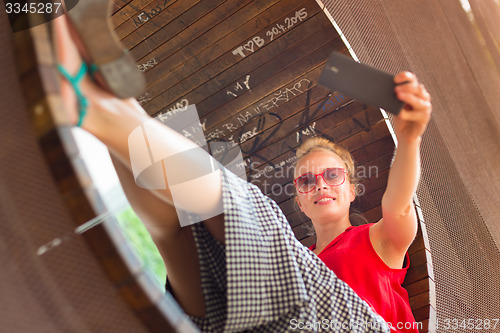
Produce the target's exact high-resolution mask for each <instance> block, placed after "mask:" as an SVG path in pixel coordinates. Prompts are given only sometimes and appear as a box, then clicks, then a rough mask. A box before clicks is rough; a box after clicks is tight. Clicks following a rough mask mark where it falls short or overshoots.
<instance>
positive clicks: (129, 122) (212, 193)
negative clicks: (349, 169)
mask: <svg viewBox="0 0 500 333" xmlns="http://www.w3.org/2000/svg"><path fill="white" fill-rule="evenodd" d="M54 24H55V35H56V36H55V37H56V38H55V39H56V41H57V44H58V48H57V50H56V51H57V57H58V59H59V63H60V64H61V65H62V66H63V67H64V68H66V70H67V71H68V72H69V73H71V74H74V73H76V72H78V70H79V67H80V65H81V60H80V56H79V54H78V51H77V50H76V48H75V46H74V44H73V43H72V41H71V38H70V36H69V33H68V30H67V26H66V21H65V17H60V18H58V19H56V20H55V21H54ZM81 88H82V91H83V94H84V95H85V96H86V97H87V98H88V99H89V102H90V106H89V108H88V113H87V116H86V118H85V120H84V122H83V125H82V127H83V128H84V129H85V130H87V131H88V132H90V133H92V134H93V135H94V136H96V137H97V138H98V139H99V140H100V141H102V142H103V143H104V144H105V145H106V146H107V147H108V149H109V150H110V151H111V153H112V155H113V163H114V165H115V168H116V170H117V173H118V175H119V177H120V181H121V183H122V186H123V188H124V190H125V193H126V195H127V197H128V199H129V201H130V203H131V205H132V207H133V209H134V210H135V211H136V213H137V215H138V216H139V217H140V219H141V221H142V222H143V223H144V224H145V226H146V228H147V229H148V231H149V232H150V233H151V236H152V238H153V240H154V242H155V244H156V246H157V247H158V249H159V251H160V253H161V255H162V257H163V259H164V261H165V265H166V268H167V271H168V274H169V280H170V282H171V284H172V287H173V289H174V292H175V294H176V296H177V300H178V301H179V303H180V304H181V306H182V307H183V308H184V310H185V311H186V312H187V313H189V314H192V315H196V316H203V315H204V313H205V304H204V299H203V294H202V292H201V286H200V269H199V263H198V257H197V253H196V247H195V244H194V239H193V235H192V232H191V228H190V227H185V228H181V227H180V224H179V221H178V218H177V215H176V211H175V208H174V207H173V206H172V205H171V204H172V196H171V193H170V190H169V189H168V187H167V188H166V189H165V190H155V191H150V190H146V189H143V188H140V187H138V186H137V185H136V183H135V181H134V177H133V175H132V173H131V171H130V170H131V166H130V156H129V149H128V137H129V135H130V133H131V132H132V131H133V130H134V129H136V128H137V127H138V126H141V125H142V124H143V123H144V122H147V121H149V120H150V117H149V116H148V115H147V114H146V113H145V112H144V110H143V109H142V108H141V107H140V105H139V104H138V103H137V101H135V100H133V99H129V100H120V99H118V98H116V97H114V96H112V95H110V94H108V93H106V92H105V91H103V90H102V89H100V88H99V87H98V86H96V85H95V84H94V83H93V82H92V81H91V80H90V79H89V78H88V77H87V78H85V79H84V80H83V82H82V84H81ZM61 96H62V97H63V100H64V102H65V106H66V110H68V111H67V112H68V116H69V121H70V122H71V123H72V124H74V123H76V119H77V117H78V115H77V110H76V97H75V93H74V91H73V90H72V88H71V86H70V85H69V84H68V83H67V82H66V81H64V80H63V81H62V83H61ZM148 134H151V135H150V139H151V140H158V142H161V143H164V144H165V145H166V146H167V148H168V149H171V150H172V154H177V153H182V152H183V151H184V150H186V149H190V148H192V147H195V145H194V143H192V142H190V141H189V140H187V139H186V138H184V137H183V136H181V135H179V134H177V133H176V132H175V131H173V130H171V129H170V128H168V127H166V126H163V125H161V124H159V123H158V125H157V126H156V127H154V128H153V132H152V133H149V132H148ZM187 162H189V161H187ZM167 185H168V184H167ZM198 185H199V188H198V191H196V192H192V193H190V197H189V198H188V199H189V200H188V201H194V202H197V200H202V205H201V206H203V204H206V206H207V207H205V208H206V209H208V210H210V205H212V204H213V202H210V200H212V201H216V200H220V197H221V179H220V174H214V175H209V177H208V179H205V180H204V183H201V184H198ZM197 195H198V196H199V198H197V197H196V196H197ZM198 206H199V205H198ZM195 208H198V207H195ZM205 224H206V225H207V227H208V229H209V231H210V232H211V233H212V234H213V235H214V237H215V238H216V239H218V240H219V241H221V242H224V229H223V227H224V225H223V219H222V215H219V216H217V217H215V218H213V219H211V221H210V222H208V221H207V222H205Z"/></svg>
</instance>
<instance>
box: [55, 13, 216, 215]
mask: <svg viewBox="0 0 500 333" xmlns="http://www.w3.org/2000/svg"><path fill="white" fill-rule="evenodd" d="M54 24H55V28H56V29H55V32H56V41H57V42H58V44H59V47H58V48H57V56H58V59H59V61H60V63H61V65H62V66H63V67H65V68H66V70H67V71H68V72H69V73H71V74H74V73H77V72H78V70H79V68H80V65H81V61H80V60H79V59H80V57H79V54H78V51H77V49H76V47H75V46H74V44H73V43H72V40H71V38H70V35H69V31H68V30H67V25H66V21H65V17H64V16H62V17H60V18H57V19H56V20H54ZM81 90H82V92H83V95H84V96H86V97H87V99H88V101H89V107H88V112H87V116H86V117H85V119H84V121H83V124H82V128H83V129H85V130H87V131H88V132H90V133H91V134H93V135H94V136H95V137H97V138H98V139H99V140H100V141H101V142H103V143H104V144H105V145H106V146H107V147H108V149H109V150H110V151H112V152H113V154H114V155H115V156H116V157H117V158H118V159H120V161H121V162H122V163H123V164H125V165H127V166H128V167H129V168H130V169H131V164H130V156H129V137H130V135H131V133H132V132H133V131H134V130H136V129H141V127H142V126H144V125H145V124H146V123H147V140H148V142H149V145H150V146H152V145H155V146H156V147H160V148H161V151H162V156H165V157H167V156H174V155H175V156H177V157H179V158H178V159H177V161H178V163H176V167H177V170H178V171H176V172H179V173H181V172H183V170H184V169H183V166H185V165H199V163H200V159H199V156H195V155H193V154H186V153H185V152H186V151H190V150H194V149H196V148H198V149H199V151H201V149H200V148H199V147H198V146H197V145H196V144H195V143H193V142H192V141H190V140H189V139H187V138H185V137H184V136H183V135H181V134H179V133H177V132H176V131H174V130H172V129H171V128H169V127H167V126H164V125H163V124H161V123H160V122H158V121H151V117H149V116H148V115H147V114H146V112H145V111H144V110H143V109H142V107H141V106H140V105H139V103H138V102H137V101H136V100H135V99H128V100H121V99H118V98H116V97H115V96H112V95H110V94H108V93H106V92H105V91H103V90H102V89H100V88H99V87H98V86H96V85H95V84H94V83H93V82H92V81H91V80H90V78H89V77H88V76H86V77H85V78H84V79H83V81H82V83H81ZM61 95H62V97H63V99H64V102H65V106H66V109H67V110H68V114H69V118H70V121H71V122H72V123H73V124H75V123H76V119H77V110H76V97H75V93H74V91H73V90H72V88H71V86H70V85H69V84H68V83H67V82H66V81H65V80H63V81H62V86H61ZM143 139H144V138H143ZM200 154H206V153H204V152H203V153H200ZM203 156H204V158H205V159H204V160H205V161H206V157H208V154H206V156H205V155H203ZM162 158H164V157H162ZM202 159H203V158H202ZM214 163H215V162H214ZM170 166H172V165H170ZM221 181H222V178H221V174H220V172H212V173H209V174H207V175H205V176H202V177H199V178H196V179H195V180H192V181H189V182H185V183H182V184H181V185H182V186H180V187H179V186H176V202H175V204H176V205H178V206H179V207H181V208H183V209H185V210H188V211H191V212H194V213H197V214H200V215H205V216H209V215H210V214H211V213H212V212H216V211H218V207H220V202H221V200H222V183H221ZM147 185H152V186H156V185H158V184H147ZM162 186H164V187H166V188H167V190H158V191H156V194H158V195H160V196H161V197H162V198H163V199H164V200H165V201H167V202H169V203H172V202H173V201H172V195H171V193H170V191H169V190H168V183H165V184H162ZM214 215H217V214H213V215H212V216H214Z"/></svg>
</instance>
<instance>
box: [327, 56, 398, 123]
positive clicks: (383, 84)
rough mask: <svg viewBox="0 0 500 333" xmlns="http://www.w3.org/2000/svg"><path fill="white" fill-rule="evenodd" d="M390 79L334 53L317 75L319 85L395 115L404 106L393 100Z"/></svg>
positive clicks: (380, 72) (375, 70)
mask: <svg viewBox="0 0 500 333" xmlns="http://www.w3.org/2000/svg"><path fill="white" fill-rule="evenodd" d="M393 79H394V77H393V76H392V75H391V74H389V73H386V72H383V71H380V70H378V69H375V68H373V67H370V66H368V65H364V64H360V63H358V62H356V61H354V60H353V59H352V58H350V57H347V56H345V55H343V54H340V53H338V52H334V53H332V54H331V55H330V58H329V59H328V62H327V63H326V65H325V68H324V69H323V71H322V72H321V75H320V77H319V84H321V85H322V86H324V87H325V88H328V89H331V90H334V91H340V92H342V93H344V94H346V95H347V96H349V97H352V98H354V99H357V100H359V101H361V102H363V103H366V104H369V105H372V106H377V107H380V108H382V109H384V110H385V111H387V112H390V113H392V114H395V115H397V114H398V113H399V111H401V108H402V107H403V105H404V103H403V102H401V101H400V100H398V99H397V98H396V94H395V93H394V87H395V84H394V81H393Z"/></svg>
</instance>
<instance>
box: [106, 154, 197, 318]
mask: <svg viewBox="0 0 500 333" xmlns="http://www.w3.org/2000/svg"><path fill="white" fill-rule="evenodd" d="M111 159H112V160H113V164H114V166H115V169H116V172H117V174H118V177H119V178H120V183H121V184H122V187H123V189H124V191H125V194H126V196H127V199H128V200H129V202H130V205H131V206H132V208H133V210H134V211H135V213H136V214H137V216H138V217H139V219H140V220H141V222H142V223H143V224H144V226H145V227H146V229H147V230H148V231H149V233H150V234H151V238H152V239H153V241H154V243H155V244H156V247H157V248H158V250H159V252H160V254H161V256H162V258H163V261H164V262H165V267H166V268H167V272H168V279H169V281H170V283H171V285H172V289H173V290H174V292H175V295H176V297H177V300H178V301H179V303H180V305H181V306H182V307H183V308H184V311H186V312H187V313H189V314H191V315H195V316H199V317H201V316H203V315H204V313H205V302H204V299H203V293H202V291H201V279H200V266H199V262H198V256H197V254H196V247H195V244H194V239H193V234H192V232H191V227H184V228H180V227H179V221H178V219H177V214H176V212H175V208H174V207H173V206H171V205H169V204H167V203H166V202H164V201H163V200H161V199H159V198H158V197H157V196H156V195H154V194H153V193H151V192H150V191H149V190H145V189H142V188H140V187H138V186H137V185H136V184H135V181H134V178H133V175H132V173H131V172H130V170H129V169H128V168H127V166H125V165H124V164H123V163H121V162H120V161H119V160H118V159H117V158H116V157H114V156H112V157H111Z"/></svg>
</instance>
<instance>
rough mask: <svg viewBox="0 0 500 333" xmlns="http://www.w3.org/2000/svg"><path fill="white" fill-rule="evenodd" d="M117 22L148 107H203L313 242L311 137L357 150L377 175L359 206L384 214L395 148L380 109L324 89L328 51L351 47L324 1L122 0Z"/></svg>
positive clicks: (214, 132)
mask: <svg viewBox="0 0 500 333" xmlns="http://www.w3.org/2000/svg"><path fill="white" fill-rule="evenodd" d="M113 23H114V25H115V27H116V32H117V34H118V35H119V37H120V38H121V39H122V41H123V43H124V44H125V45H126V46H127V47H128V48H129V49H130V51H131V53H132V54H133V55H134V56H135V57H136V59H137V62H138V64H139V65H138V66H139V69H140V70H141V71H143V72H144V74H145V75H146V78H147V81H148V85H147V89H146V91H145V93H144V94H143V95H142V96H141V97H140V98H139V101H140V103H141V104H142V106H143V107H144V108H145V109H146V111H147V112H148V113H149V114H150V115H152V116H160V115H163V114H165V113H167V112H168V111H171V110H174V109H177V108H182V107H185V106H186V105H190V104H195V105H196V108H197V110H198V113H199V116H200V119H201V124H203V129H204V134H205V137H206V139H207V141H229V142H234V143H237V144H239V145H240V147H241V149H242V151H243V153H244V157H245V162H246V169H247V177H248V180H249V181H251V182H252V183H254V184H256V185H257V186H259V187H260V188H261V189H262V190H263V192H264V193H266V194H268V195H269V196H270V197H271V198H273V199H274V200H276V201H277V202H278V204H279V205H280V206H281V208H282V209H283V211H284V213H285V214H286V215H287V217H288V219H289V221H290V224H291V225H292V227H293V230H294V232H295V234H296V236H297V238H298V239H299V240H301V241H302V242H303V243H304V244H306V245H311V244H312V243H313V242H314V237H313V232H312V228H311V225H310V222H309V221H308V218H307V217H306V216H305V215H303V214H302V213H300V212H298V211H296V209H295V207H294V205H293V200H294V199H293V198H292V197H293V194H294V191H293V184H292V183H291V179H292V177H293V171H292V169H291V166H292V165H293V162H294V155H295V149H296V148H297V146H298V145H299V144H300V143H301V142H302V141H303V140H305V139H306V138H307V137H309V136H311V135H315V134H321V135H324V136H326V137H328V138H330V139H331V140H333V141H335V142H340V143H341V144H343V145H344V146H346V147H347V148H348V149H350V150H351V151H352V152H353V155H354V157H355V158H356V160H357V162H358V164H359V165H360V166H362V167H365V168H366V171H367V172H365V173H366V177H367V179H366V180H365V182H364V185H365V187H366V191H365V195H364V196H362V197H361V198H360V200H359V203H358V206H359V208H360V209H361V210H362V211H364V212H366V216H367V218H368V219H369V221H376V220H378V219H379V218H380V216H381V212H380V207H379V203H380V198H381V195H382V193H383V189H384V187H385V185H386V181H387V170H388V167H389V164H390V160H391V157H392V151H393V148H394V144H393V141H392V139H391V137H390V135H389V132H388V130H387V127H386V125H385V123H384V122H383V119H382V116H381V114H380V112H379V111H378V110H377V109H374V108H369V107H367V106H366V105H363V104H361V103H359V102H356V101H353V100H352V99H350V98H348V97H347V96H343V95H342V94H339V93H332V92H330V91H328V90H326V89H323V88H321V87H319V86H317V84H316V82H317V79H318V77H319V74H320V72H321V69H322V65H323V64H324V63H325V61H326V59H327V58H328V55H329V54H330V53H331V52H332V51H338V52H347V50H346V46H345V45H344V42H343V41H342V40H341V38H340V37H339V35H338V33H337V32H336V30H335V29H334V27H333V25H332V24H331V22H330V21H329V19H328V18H327V16H326V15H325V14H324V13H323V12H322V11H321V8H320V7H319V5H318V4H317V3H316V1H311V0H310V1H304V0H287V1H276V0H272V1H269V0H266V1H263V0H255V1H249V0H245V1H230V0H228V1H222V0H203V1H189V2H187V1H180V0H177V1H173V0H157V1H145V0H133V1H115V8H114V15H113ZM368 171H370V173H371V174H368ZM370 176H371V177H370Z"/></svg>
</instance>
